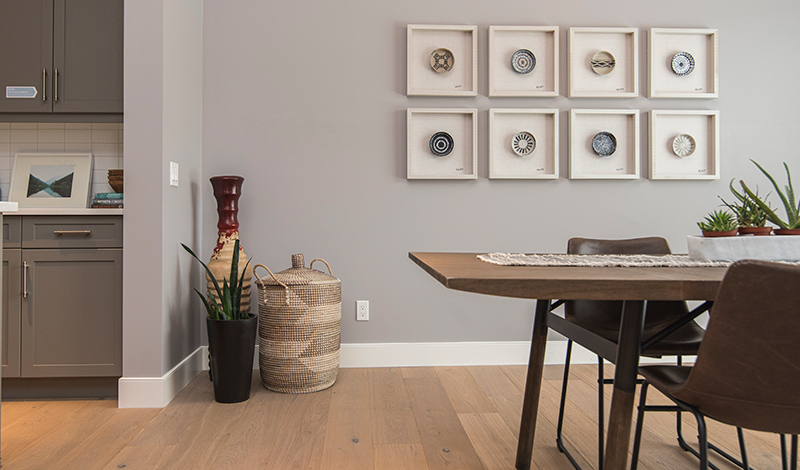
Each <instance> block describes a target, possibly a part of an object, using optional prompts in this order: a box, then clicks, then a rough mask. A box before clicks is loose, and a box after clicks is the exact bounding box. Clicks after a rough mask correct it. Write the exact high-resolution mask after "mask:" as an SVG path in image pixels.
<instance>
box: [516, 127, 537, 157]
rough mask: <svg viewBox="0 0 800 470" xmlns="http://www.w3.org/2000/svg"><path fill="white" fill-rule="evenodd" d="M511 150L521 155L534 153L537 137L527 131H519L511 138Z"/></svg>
mask: <svg viewBox="0 0 800 470" xmlns="http://www.w3.org/2000/svg"><path fill="white" fill-rule="evenodd" d="M511 150H513V151H514V153H516V154H517V155H519V156H520V157H524V156H526V155H530V154H532V153H533V151H534V150H536V137H534V136H533V134H531V133H530V132H527V131H522V132H517V133H516V134H514V137H513V138H512V139H511Z"/></svg>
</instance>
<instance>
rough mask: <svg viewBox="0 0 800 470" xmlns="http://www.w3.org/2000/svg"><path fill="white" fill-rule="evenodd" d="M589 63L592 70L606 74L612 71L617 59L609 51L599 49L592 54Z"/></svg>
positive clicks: (599, 73)
mask: <svg viewBox="0 0 800 470" xmlns="http://www.w3.org/2000/svg"><path fill="white" fill-rule="evenodd" d="M589 65H591V67H592V72H594V73H596V74H597V75H607V74H609V73H611V72H612V71H614V66H615V65H617V61H616V60H615V59H614V56H613V55H611V53H610V52H608V51H599V52H596V53H595V54H594V55H593V56H592V60H591V61H590V62H589Z"/></svg>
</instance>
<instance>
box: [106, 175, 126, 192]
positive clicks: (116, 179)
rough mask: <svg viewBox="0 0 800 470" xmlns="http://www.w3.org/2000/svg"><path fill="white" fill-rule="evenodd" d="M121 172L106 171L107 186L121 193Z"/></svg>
mask: <svg viewBox="0 0 800 470" xmlns="http://www.w3.org/2000/svg"><path fill="white" fill-rule="evenodd" d="M122 172H123V170H108V185H109V186H111V188H112V189H113V190H114V191H116V192H118V193H121V192H123V191H122Z"/></svg>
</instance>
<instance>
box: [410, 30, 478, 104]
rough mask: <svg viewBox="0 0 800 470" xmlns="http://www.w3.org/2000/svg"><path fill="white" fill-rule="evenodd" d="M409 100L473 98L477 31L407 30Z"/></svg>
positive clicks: (474, 93)
mask: <svg viewBox="0 0 800 470" xmlns="http://www.w3.org/2000/svg"><path fill="white" fill-rule="evenodd" d="M406 35H407V39H406V44H407V45H406V47H407V51H406V52H407V57H406V94H407V95H408V96H476V95H477V94H478V91H477V90H478V27H477V26H456V25H420V24H416V25H415V24H410V25H408V27H407V32H406Z"/></svg>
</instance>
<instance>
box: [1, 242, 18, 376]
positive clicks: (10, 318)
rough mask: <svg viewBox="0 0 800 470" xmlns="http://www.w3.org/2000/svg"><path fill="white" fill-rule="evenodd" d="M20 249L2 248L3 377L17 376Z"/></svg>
mask: <svg viewBox="0 0 800 470" xmlns="http://www.w3.org/2000/svg"><path fill="white" fill-rule="evenodd" d="M21 257H22V250H19V249H4V250H3V339H2V350H3V377H6V378H10V377H19V303H20V299H22V286H21V280H22V258H21Z"/></svg>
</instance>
